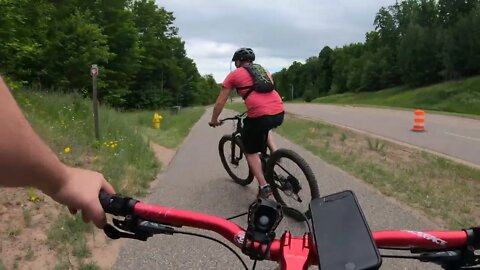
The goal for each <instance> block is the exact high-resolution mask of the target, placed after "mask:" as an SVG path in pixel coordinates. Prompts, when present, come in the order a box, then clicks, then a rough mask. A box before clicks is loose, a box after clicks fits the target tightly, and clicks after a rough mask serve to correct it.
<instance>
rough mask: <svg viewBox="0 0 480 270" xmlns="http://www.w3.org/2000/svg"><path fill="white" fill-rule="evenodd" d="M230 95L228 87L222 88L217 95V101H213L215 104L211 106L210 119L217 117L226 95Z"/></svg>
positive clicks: (225, 100) (226, 98)
mask: <svg viewBox="0 0 480 270" xmlns="http://www.w3.org/2000/svg"><path fill="white" fill-rule="evenodd" d="M229 95H230V89H227V88H222V92H220V95H218V98H217V101H216V102H215V106H214V107H213V113H212V121H216V120H218V117H219V116H220V114H221V113H222V110H223V107H224V106H225V103H226V102H227V100H228V96H229Z"/></svg>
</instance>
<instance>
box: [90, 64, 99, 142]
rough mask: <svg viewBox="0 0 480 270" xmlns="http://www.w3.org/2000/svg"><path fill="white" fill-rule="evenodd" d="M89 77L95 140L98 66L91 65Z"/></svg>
mask: <svg viewBox="0 0 480 270" xmlns="http://www.w3.org/2000/svg"><path fill="white" fill-rule="evenodd" d="M90 75H91V76H92V87H93V97H92V100H93V120H94V122H95V137H96V138H97V140H99V139H100V130H99V127H98V99H97V77H98V66H97V65H95V64H93V65H92V67H91V68H90Z"/></svg>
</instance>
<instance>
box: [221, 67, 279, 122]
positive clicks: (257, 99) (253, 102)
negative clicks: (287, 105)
mask: <svg viewBox="0 0 480 270" xmlns="http://www.w3.org/2000/svg"><path fill="white" fill-rule="evenodd" d="M267 73H268V76H269V77H270V79H271V80H272V82H273V79H272V75H271V74H270V73H269V72H268V71H267ZM252 84H253V78H252V76H250V73H248V71H247V70H246V69H245V68H243V67H240V68H237V69H235V70H234V71H232V72H230V74H228V76H227V78H225V80H224V81H223V87H225V88H228V89H234V88H238V87H243V86H249V85H252ZM247 91H248V89H243V90H240V91H239V94H240V95H241V96H243V95H245V93H246V92H247ZM245 106H246V107H247V116H248V117H251V118H255V117H260V116H264V115H275V114H279V113H281V112H283V110H284V108H283V102H282V99H281V98H280V95H279V94H278V92H277V91H276V90H274V91H271V92H268V93H258V92H255V91H252V92H251V93H250V95H249V96H248V97H247V99H246V100H245Z"/></svg>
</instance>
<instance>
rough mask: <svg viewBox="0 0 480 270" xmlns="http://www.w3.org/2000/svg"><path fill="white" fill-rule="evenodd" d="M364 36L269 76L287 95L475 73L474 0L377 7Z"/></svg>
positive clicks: (478, 20)
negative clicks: (370, 29)
mask: <svg viewBox="0 0 480 270" xmlns="http://www.w3.org/2000/svg"><path fill="white" fill-rule="evenodd" d="M373 25H374V30H373V31H370V32H368V33H366V35H365V36H366V37H365V41H364V42H359V43H353V44H348V45H345V46H343V47H337V48H334V49H332V48H330V47H328V46H325V47H324V48H323V49H321V51H320V53H319V54H318V56H313V57H310V58H308V59H307V60H306V62H305V63H304V64H303V63H299V62H294V63H293V64H292V65H291V66H289V67H288V68H284V69H282V70H281V71H279V72H277V73H275V74H274V75H273V77H274V80H275V83H276V86H277V89H278V90H279V91H280V92H281V94H282V95H283V96H285V98H288V99H290V98H291V93H292V89H293V94H294V98H299V97H302V98H304V99H305V100H307V101H310V100H312V99H314V98H316V97H319V96H325V95H328V94H334V93H344V92H359V91H375V90H379V89H384V88H390V87H395V86H402V85H407V86H413V87H416V86H422V85H427V84H432V83H436V82H440V81H442V80H451V79H458V78H462V77H468V76H473V75H476V74H479V73H480V1H479V0H404V1H399V2H397V3H396V4H394V5H391V6H389V7H382V8H380V10H379V11H378V13H377V14H376V16H375V19H374V22H373Z"/></svg>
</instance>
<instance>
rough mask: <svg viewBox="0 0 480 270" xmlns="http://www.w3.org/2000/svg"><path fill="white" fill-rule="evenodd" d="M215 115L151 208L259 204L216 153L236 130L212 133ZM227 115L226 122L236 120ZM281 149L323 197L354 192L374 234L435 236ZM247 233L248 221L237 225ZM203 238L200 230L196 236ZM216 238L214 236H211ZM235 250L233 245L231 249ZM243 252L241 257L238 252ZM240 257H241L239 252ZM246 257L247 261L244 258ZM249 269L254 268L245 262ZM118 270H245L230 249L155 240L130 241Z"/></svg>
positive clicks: (346, 179)
mask: <svg viewBox="0 0 480 270" xmlns="http://www.w3.org/2000/svg"><path fill="white" fill-rule="evenodd" d="M210 113H211V110H208V111H207V114H206V115H204V116H203V117H202V118H201V119H200V121H199V122H198V123H197V124H196V125H195V126H194V127H193V129H192V131H191V133H190V134H189V136H188V137H187V138H186V140H185V142H184V143H183V145H182V147H180V149H179V150H178V152H177V154H176V155H175V157H174V158H173V160H172V161H171V163H170V166H169V167H168V168H167V170H166V171H164V172H163V174H161V175H160V176H159V177H158V179H157V183H156V185H155V187H154V189H153V190H152V193H151V194H150V195H149V196H148V198H147V199H146V200H145V201H146V202H149V203H152V204H158V205H166V206H171V207H175V208H180V209H188V210H193V211H201V212H206V213H209V214H213V215H218V216H222V217H230V216H233V215H235V214H238V213H242V212H245V211H246V210H247V209H248V206H249V205H250V203H251V202H253V200H254V199H255V196H256V192H257V187H256V185H255V183H252V184H251V185H250V186H248V187H241V186H239V185H237V184H235V183H234V182H233V181H232V180H231V179H229V177H228V175H227V173H226V172H225V170H224V169H223V167H222V165H221V162H220V158H219V155H218V152H217V144H218V140H219V139H220V137H221V136H222V135H223V134H226V133H230V132H231V131H232V125H223V126H222V127H219V128H216V129H212V128H210V127H208V125H207V123H208V119H209V116H210ZM232 114H233V112H228V111H227V112H224V113H223V115H222V116H228V115H232ZM277 143H278V144H279V145H280V146H281V147H286V148H290V149H293V150H295V151H297V152H298V153H299V154H300V155H302V156H303V157H304V158H305V159H306V160H307V161H308V163H309V164H310V166H311V167H312V168H313V170H314V172H315V174H316V177H317V180H318V183H319V185H320V192H321V194H322V195H326V194H329V193H333V192H336V191H341V190H344V189H351V190H353V191H355V192H356V195H357V197H358V199H359V202H360V204H361V206H362V209H363V211H364V213H365V216H366V218H367V220H368V222H369V224H370V227H371V229H372V230H396V229H408V230H422V229H423V230H434V229H438V227H437V226H436V225H435V224H434V223H432V222H430V221H429V220H427V219H425V218H423V217H422V216H421V215H420V214H419V213H418V212H416V211H415V210H413V209H411V208H408V207H405V206H403V205H401V204H400V203H398V202H396V201H394V200H392V199H390V198H387V197H385V196H383V195H381V194H380V193H379V192H378V191H376V190H375V189H373V188H372V187H370V186H368V185H367V184H365V183H363V182H362V181H360V180H358V179H356V178H354V177H352V176H349V175H348V174H346V173H344V172H342V171H341V170H339V169H337V168H336V167H333V166H331V165H328V164H326V163H325V162H323V161H322V160H320V159H319V158H317V157H315V156H313V155H312V154H310V153H309V152H307V151H305V150H304V149H302V148H300V147H298V146H296V145H293V144H292V143H290V142H288V141H287V140H284V139H282V138H280V137H278V136H277ZM236 222H237V223H238V224H240V225H241V226H242V227H245V225H246V218H245V217H243V218H239V219H236ZM287 228H288V229H289V230H291V231H292V232H293V234H294V235H302V234H303V232H304V231H306V230H307V229H306V227H305V225H304V224H302V223H297V222H295V221H292V220H290V219H288V218H284V220H283V221H282V223H281V224H280V226H279V228H278V229H277V232H279V234H281V233H282V232H283V231H284V230H285V229H287ZM191 231H196V232H199V230H191ZM207 234H208V235H211V236H216V235H215V234H213V233H207ZM231 246H232V245H231ZM239 252H240V251H239ZM240 253H241V252H240ZM242 256H243V255H242ZM243 258H244V259H245V260H246V262H247V265H248V266H249V267H251V266H252V262H251V261H250V260H249V259H248V258H247V257H246V256H243ZM274 267H275V264H274V263H272V262H265V261H262V262H259V263H258V264H257V268H256V269H273V268H274ZM113 269H243V268H242V265H241V264H240V263H239V262H238V259H237V258H236V257H235V256H234V255H233V254H231V253H230V252H229V251H228V250H227V249H226V248H224V247H222V246H220V245H219V244H217V243H214V242H212V241H209V240H206V239H201V238H194V237H191V236H183V235H175V236H165V235H162V236H156V237H154V238H151V239H149V240H148V241H147V242H141V241H136V240H127V241H125V244H124V246H123V247H122V249H121V252H120V255H119V257H118V260H117V262H116V263H115V265H114V267H113ZM382 269H439V268H437V267H436V266H433V265H430V264H425V263H419V262H415V261H412V260H398V259H384V260H383V267H382Z"/></svg>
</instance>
